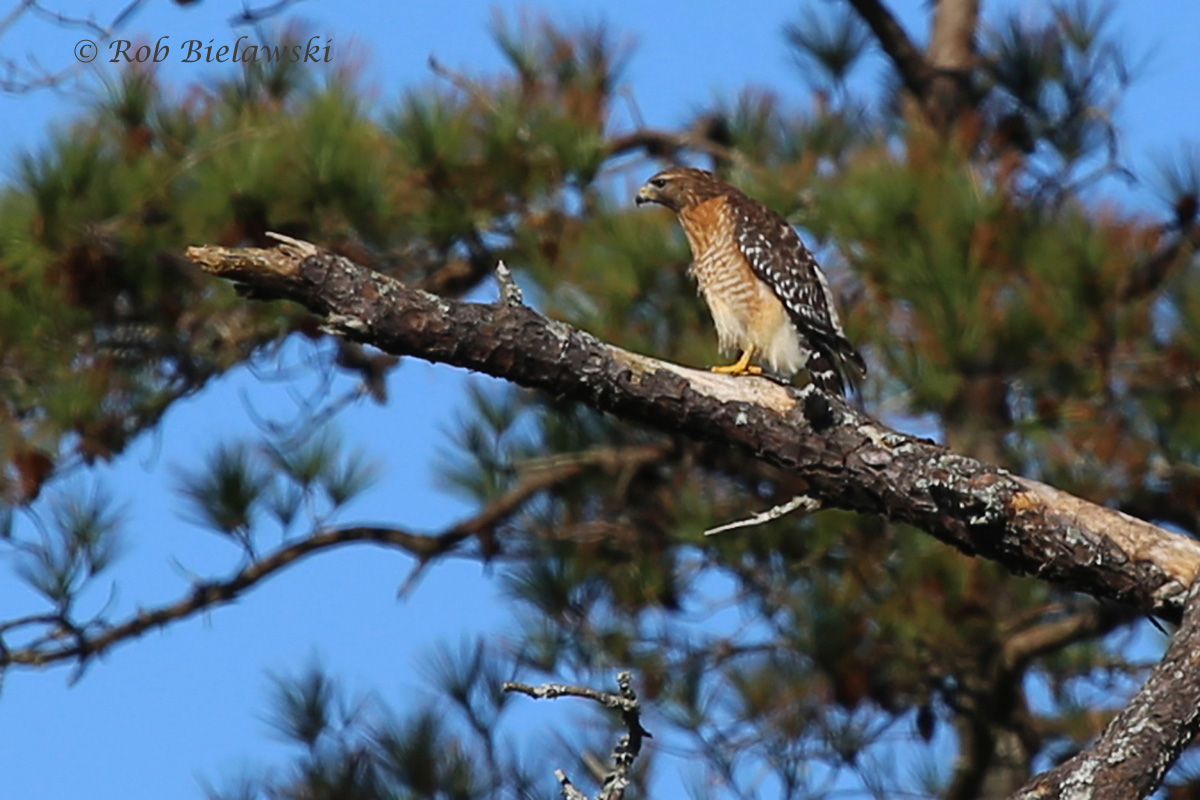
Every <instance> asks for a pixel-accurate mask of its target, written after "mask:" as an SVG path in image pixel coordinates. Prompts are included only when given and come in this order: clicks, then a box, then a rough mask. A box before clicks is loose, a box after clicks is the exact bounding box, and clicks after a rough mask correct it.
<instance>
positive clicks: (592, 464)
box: [0, 445, 669, 672]
mask: <svg viewBox="0 0 1200 800" xmlns="http://www.w3.org/2000/svg"><path fill="white" fill-rule="evenodd" d="M668 452H669V447H668V446H667V445H661V446H660V445H634V446H630V447H619V448H597V449H594V450H587V451H584V452H582V453H578V454H575V455H572V456H570V457H569V458H558V459H555V460H554V462H553V463H550V464H544V465H541V466H538V467H534V468H530V469H527V470H526V471H525V472H524V473H523V474H522V476H521V478H520V479H519V480H518V481H517V483H516V485H514V486H513V487H512V488H511V489H509V490H508V491H506V492H504V493H503V494H501V495H500V496H499V497H497V498H496V499H495V500H493V501H492V502H491V503H489V504H488V505H487V506H485V507H484V508H483V509H481V510H480V511H479V512H478V513H476V514H474V515H473V516H471V517H468V518H467V519H465V520H463V521H461V522H459V523H457V524H455V525H453V526H451V527H450V528H447V529H446V530H445V531H443V532H441V533H438V534H417V533H409V532H407V531H403V530H400V529H397V528H385V527H379V526H365V525H360V526H353V527H346V528H338V529H333V530H324V531H319V532H317V533H314V534H312V535H310V536H307V537H306V538H304V539H300V540H298V541H294V542H291V543H289V544H286V545H283V546H281V547H279V548H278V549H276V550H275V551H273V552H271V553H269V554H267V555H265V556H263V557H262V558H260V559H257V560H255V561H253V562H251V563H250V564H247V565H246V566H245V567H243V568H241V569H239V570H238V571H237V572H235V573H234V574H232V575H230V576H229V577H228V578H225V579H223V580H215V581H205V582H201V583H197V584H195V585H194V586H193V587H192V589H191V591H190V592H189V593H188V594H187V595H186V596H184V597H182V598H180V599H179V600H176V601H174V602H172V603H168V604H164V605H161V606H158V607H156V608H153V609H150V610H142V611H138V612H137V613H136V614H134V615H133V616H131V617H130V618H129V619H127V620H125V621H124V622H121V623H118V624H115V625H111V624H108V623H106V622H100V621H92V622H89V623H84V624H72V623H71V622H70V620H68V619H67V618H65V617H64V616H63V615H62V614H57V613H54V614H34V615H29V616H25V617H21V618H18V619H14V620H10V621H8V622H5V623H0V637H3V636H4V634H7V633H10V632H12V631H18V630H21V629H26V628H31V627H37V628H41V629H50V633H49V634H47V635H46V636H43V637H41V638H36V639H34V640H32V641H31V642H28V643H27V644H25V645H24V646H21V647H11V648H10V647H8V646H6V644H5V642H4V641H3V639H2V638H0V672H3V670H4V669H5V668H7V667H10V666H16V665H20V666H30V667H44V666H47V665H50V664H55V663H59V662H62V661H70V660H74V659H78V660H79V662H80V663H81V664H83V663H84V662H85V661H86V660H87V659H89V658H90V657H92V656H95V655H99V654H100V653H103V652H105V651H106V650H108V649H109V648H111V647H113V646H114V645H116V644H119V643H121V642H124V641H126V640H129V639H136V638H138V637H140V636H142V635H143V634H145V633H148V632H150V631H152V630H155V629H157V628H163V627H166V626H167V625H170V624H172V623H175V622H180V621H182V620H185V619H187V618H188V617H191V616H193V615H194V614H196V613H197V612H200V611H204V610H206V609H210V608H214V607H217V606H221V605H225V604H226V603H230V602H232V601H234V600H236V599H238V598H239V597H240V596H242V595H243V594H245V593H246V592H247V591H248V590H250V589H251V588H253V587H254V586H255V585H257V584H258V583H260V582H261V581H263V580H265V579H266V578H268V577H270V576H271V575H274V574H275V573H277V572H279V571H281V570H283V569H284V568H286V567H289V566H291V565H293V564H295V563H296V562H297V561H299V560H300V559H302V558H304V557H306V556H310V555H313V554H315V553H318V552H321V551H324V550H329V549H332V548H335V547H340V546H342V545H346V544H356V543H373V544H379V545H385V546H388V547H395V548H399V549H401V550H403V551H405V552H407V553H408V554H410V555H412V556H413V557H414V558H415V559H416V562H417V563H416V568H415V569H414V570H413V572H412V574H411V575H410V576H409V578H408V579H407V581H406V582H405V585H404V588H408V587H410V586H412V585H413V584H414V583H415V581H416V579H417V577H419V575H420V574H421V572H422V571H423V569H424V567H425V566H426V565H427V564H429V563H430V562H431V561H433V560H434V559H436V558H438V557H440V556H443V555H445V554H447V553H450V552H453V551H454V550H455V549H456V548H457V547H458V546H459V545H460V544H461V543H462V542H463V541H465V540H466V539H468V538H470V537H472V536H478V537H480V538H481V539H486V540H489V541H490V539H491V536H492V533H493V531H494V529H495V527H496V526H497V525H499V524H500V523H502V522H503V521H504V520H505V519H507V518H509V517H511V516H512V515H513V514H514V513H516V512H517V511H519V510H520V508H521V507H522V506H523V505H524V504H525V502H526V501H527V500H529V499H530V498H531V497H533V496H534V495H536V494H538V493H539V492H542V491H545V490H547V489H550V488H552V487H554V486H557V485H560V484H562V483H565V482H567V481H570V480H572V479H573V478H575V477H577V476H578V475H580V474H582V473H583V472H584V471H585V470H587V469H591V468H596V467H599V468H602V469H606V470H610V471H615V470H620V469H625V468H628V467H631V466H638V465H641V464H645V463H650V462H652V461H656V460H658V459H660V458H662V457H663V456H664V455H666V454H667V453H668ZM482 549H484V550H485V551H486V550H487V545H484V546H483V548H482ZM489 555H490V553H488V552H485V553H484V556H485V557H488V556H489ZM401 591H403V589H402V590H401ZM65 630H69V631H70V633H71V635H70V637H69V638H66V639H64V638H63V637H62V636H60V635H59V633H61V632H62V631H65Z"/></svg>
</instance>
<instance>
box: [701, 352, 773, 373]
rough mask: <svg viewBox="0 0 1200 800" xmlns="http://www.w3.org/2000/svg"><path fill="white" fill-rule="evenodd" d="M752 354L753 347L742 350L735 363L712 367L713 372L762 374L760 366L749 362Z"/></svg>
mask: <svg viewBox="0 0 1200 800" xmlns="http://www.w3.org/2000/svg"><path fill="white" fill-rule="evenodd" d="M753 355H754V348H753V347H751V348H749V349H748V350H744V351H743V352H742V357H741V358H739V359H738V360H737V363H736V364H730V365H729V366H727V367H713V368H712V371H713V372H718V373H720V374H722V375H762V367H760V366H758V365H756V364H751V363H750V357H751V356H753Z"/></svg>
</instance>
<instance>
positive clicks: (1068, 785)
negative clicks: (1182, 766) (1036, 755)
mask: <svg viewBox="0 0 1200 800" xmlns="http://www.w3.org/2000/svg"><path fill="white" fill-rule="evenodd" d="M1198 733H1200V580H1198V581H1196V582H1195V583H1194V584H1193V585H1192V588H1191V591H1190V592H1189V593H1188V596H1187V600H1186V605H1185V611H1184V617H1183V624H1182V625H1181V626H1180V628H1179V630H1178V631H1176V632H1175V636H1174V638H1172V640H1171V645H1170V647H1168V648H1167V652H1166V655H1165V656H1163V660H1162V661H1161V662H1160V663H1159V664H1158V666H1156V667H1155V668H1154V670H1153V671H1152V672H1151V673H1150V677H1149V678H1148V679H1147V680H1146V684H1145V685H1144V686H1143V687H1142V688H1141V690H1140V691H1139V692H1138V693H1137V694H1136V695H1134V697H1133V700H1131V701H1130V703H1129V705H1128V706H1126V707H1125V708H1124V709H1123V710H1122V711H1121V712H1120V713H1119V714H1117V715H1116V716H1115V717H1113V720H1112V722H1110V723H1109V724H1108V727H1107V728H1105V729H1104V733H1102V734H1101V735H1100V738H1099V740H1097V742H1096V743H1095V744H1094V745H1092V746H1091V747H1089V748H1088V749H1086V750H1084V751H1083V752H1081V753H1079V754H1078V755H1076V756H1074V757H1073V758H1071V759H1069V760H1067V761H1065V762H1063V763H1062V764H1060V765H1059V766H1057V767H1055V768H1054V769H1052V770H1050V771H1049V772H1045V773H1043V774H1041V775H1039V776H1038V777H1036V778H1034V780H1033V781H1032V782H1031V783H1030V784H1029V785H1027V786H1026V787H1025V788H1023V789H1022V790H1021V791H1020V792H1018V793H1017V794H1015V795H1013V800H1052V798H1078V799H1079V800H1087V798H1103V797H1148V796H1149V795H1150V794H1151V793H1152V792H1153V791H1154V790H1155V789H1156V788H1158V785H1159V784H1160V783H1161V782H1162V779H1163V775H1164V774H1165V773H1166V771H1167V769H1168V768H1169V767H1170V766H1171V765H1172V764H1174V763H1175V759H1176V758H1178V757H1179V754H1180V753H1181V752H1182V751H1183V748H1184V747H1186V746H1187V745H1188V744H1189V743H1190V742H1191V741H1192V739H1194V738H1195V737H1196V735H1197V734H1198Z"/></svg>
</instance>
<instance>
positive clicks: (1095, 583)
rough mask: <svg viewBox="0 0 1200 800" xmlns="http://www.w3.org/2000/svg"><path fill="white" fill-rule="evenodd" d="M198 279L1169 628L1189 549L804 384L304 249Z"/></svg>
mask: <svg viewBox="0 0 1200 800" xmlns="http://www.w3.org/2000/svg"><path fill="white" fill-rule="evenodd" d="M188 255H189V257H190V258H191V259H192V260H193V261H195V262H197V263H198V264H200V265H201V267H202V268H203V269H205V270H206V271H208V272H210V273H212V274H214V275H218V276H221V277H224V278H227V279H229V280H232V281H235V282H236V283H238V284H240V285H241V288H242V290H243V292H244V293H246V294H248V295H250V296H253V297H258V298H262V299H277V298H286V299H290V300H293V301H295V302H298V303H301V304H303V305H305V306H306V307H308V308H309V309H310V310H311V311H312V312H313V313H315V314H317V315H319V316H321V317H323V318H324V321H325V328H326V329H327V330H329V331H331V332H334V333H338V334H341V335H344V336H346V337H348V338H350V339H353V340H356V341H359V342H363V343H367V344H371V345H374V346H375V347H378V348H380V349H382V350H384V351H386V352H389V353H392V354H394V355H412V356H417V357H420V358H424V359H426V360H428V361H434V362H441V363H446V364H451V365H455V366H459V367H465V368H468V369H473V370H477V371H479V372H483V373H486V374H489V375H494V376H496V377H500V378H505V379H507V380H510V381H512V382H513V383H516V384H519V385H521V386H526V387H530V388H534V389H541V390H543V391H547V392H551V393H553V394H555V395H559V396H565V397H570V398H572V399H575V400H578V401H580V402H583V403H586V404H587V405H589V406H591V407H592V408H595V409H598V410H601V411H606V412H610V413H612V414H615V415H617V416H620V417H622V418H625V419H629V420H635V421H638V422H642V423H645V424H648V425H652V426H655V427H658V428H660V429H663V430H667V431H673V432H674V431H677V432H681V433H685V434H687V435H689V436H693V437H696V438H703V439H709V440H714V441H719V442H722V443H726V444H729V445H734V446H737V447H741V448H743V449H744V450H746V451H748V452H750V453H752V454H754V455H755V456H757V457H759V458H762V459H763V460H765V461H768V462H770V463H772V464H775V465H776V466H778V467H781V468H783V469H787V470H790V471H792V472H794V473H795V474H796V475H798V476H800V477H801V478H803V479H804V480H805V481H806V482H807V483H808V485H809V488H808V489H807V490H806V494H807V495H809V496H810V497H812V498H813V499H814V500H816V501H818V502H820V503H821V505H822V507H826V508H842V509H848V510H853V511H858V512H861V513H869V514H880V515H883V516H885V517H887V518H889V519H891V520H894V521H897V522H906V523H910V524H912V525H914V526H916V527H918V528H920V529H922V530H924V531H926V532H928V533H929V534H931V535H933V536H935V537H937V538H938V539H940V540H942V541H944V542H946V543H947V544H950V545H952V546H954V547H956V548H958V549H959V550H961V551H962V552H964V553H966V554H968V555H979V556H983V557H986V558H990V559H993V560H996V561H998V562H1000V563H1002V564H1004V565H1005V566H1006V567H1008V569H1010V570H1011V571H1013V572H1015V573H1019V574H1036V575H1037V576H1038V577H1040V578H1042V579H1044V580H1047V581H1052V582H1054V583H1057V584H1060V585H1062V586H1065V587H1067V588H1070V589H1075V590H1078V591H1082V592H1086V593H1088V594H1091V595H1094V596H1096V597H1098V598H1106V599H1112V600H1117V601H1120V602H1124V603H1128V604H1130V605H1132V606H1134V607H1135V608H1137V609H1140V610H1141V611H1144V612H1146V613H1152V614H1156V615H1158V616H1161V617H1163V618H1165V619H1168V620H1178V619H1179V618H1180V615H1181V612H1182V609H1183V602H1184V597H1185V596H1186V594H1187V589H1188V587H1189V586H1191V584H1192V582H1193V580H1194V578H1195V577H1196V575H1197V573H1198V572H1200V543H1197V542H1196V541H1194V540H1191V539H1188V538H1186V537H1183V536H1180V535H1177V534H1174V533H1170V532H1168V531H1166V530H1163V529H1161V528H1157V527H1155V526H1153V525H1150V524H1149V523H1146V522H1142V521H1140V520H1137V519H1134V518H1132V517H1129V516H1127V515H1125V514H1122V513H1120V512H1118V511H1113V510H1111V509H1106V508H1103V507H1101V506H1096V505H1093V504H1091V503H1087V502H1085V501H1083V500H1080V499H1078V498H1075V497H1072V496H1070V495H1068V494H1066V493H1063V492H1059V491H1058V490H1056V489H1053V488H1052V487H1049V486H1046V485H1044V484H1041V483H1038V482H1036V481H1031V480H1028V479H1025V478H1020V477H1018V476H1015V475H1012V474H1011V473H1009V472H1006V471H1005V470H1002V469H999V468H998V467H995V466H991V465H988V464H985V463H981V462H979V461H976V460H974V459H971V458H967V457H964V456H960V455H957V454H955V453H953V452H951V451H949V450H947V449H946V448H945V447H942V446H941V445H938V444H936V443H935V442H932V441H929V440H927V439H921V438H918V437H915V436H909V435H907V434H904V433H900V432H898V431H895V430H892V429H890V428H888V427H886V426H885V425H883V424H881V423H879V422H877V421H876V420H873V419H871V418H870V417H867V416H865V415H863V414H861V413H860V412H858V411H856V410H855V409H853V408H851V407H850V406H848V405H847V404H846V403H844V402H843V401H841V400H840V399H839V398H836V397H830V396H827V395H824V394H822V393H820V392H817V391H815V390H813V389H812V388H811V387H805V388H803V389H796V388H794V387H791V386H782V385H780V384H778V383H774V382H772V381H770V380H767V379H765V378H758V377H731V376H727V375H715V374H712V373H709V372H701V371H698V370H694V369H688V368H686V367H681V366H679V365H676V364H671V363H669V362H665V361H660V360H658V359H654V358H648V357H646V356H641V355H637V354H635V353H631V352H628V351H626V350H622V349H621V348H619V347H615V346H612V345H609V344H606V343H604V342H602V341H600V340H599V339H597V338H595V337H594V336H591V335H590V334H588V333H585V332H583V331H580V330H578V329H575V328H572V327H571V326H569V325H566V324H564V323H562V322H557V321H554V320H549V319H546V318H545V317H543V316H541V315H540V314H538V313H537V312H535V311H533V310H532V309H530V308H528V307H526V306H523V305H520V304H517V303H497V304H480V303H465V302H460V301H455V300H447V299H444V298H440V297H437V296H434V295H431V294H429V293H427V292H423V291H421V290H419V289H413V288H410V287H408V286H405V285H404V284H402V283H399V282H398V281H396V280H394V279H391V278H388V277H386V276H383V275H380V274H378V273H374V272H372V271H370V270H368V269H366V268H364V267H361V266H358V265H356V264H354V263H353V262H351V261H348V260H347V259H345V258H342V257H339V256H335V255H333V254H331V253H328V252H326V251H323V250H319V249H317V248H315V247H313V246H312V245H308V244H306V243H302V242H290V243H288V244H286V245H283V246H281V247H277V248H275V249H272V250H259V249H254V248H246V249H227V248H218V247H196V248H191V249H190V250H189V251H188Z"/></svg>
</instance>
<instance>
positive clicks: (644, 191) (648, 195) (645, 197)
mask: <svg viewBox="0 0 1200 800" xmlns="http://www.w3.org/2000/svg"><path fill="white" fill-rule="evenodd" d="M657 200H658V190H657V189H655V188H654V187H653V186H651V185H650V184H648V183H643V184H642V188H640V189H638V193H637V197H635V198H634V199H633V202H634V203H637V204H638V205H639V206H641V205H645V204H646V203H653V202H655V201H657Z"/></svg>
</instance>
